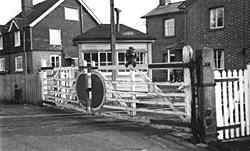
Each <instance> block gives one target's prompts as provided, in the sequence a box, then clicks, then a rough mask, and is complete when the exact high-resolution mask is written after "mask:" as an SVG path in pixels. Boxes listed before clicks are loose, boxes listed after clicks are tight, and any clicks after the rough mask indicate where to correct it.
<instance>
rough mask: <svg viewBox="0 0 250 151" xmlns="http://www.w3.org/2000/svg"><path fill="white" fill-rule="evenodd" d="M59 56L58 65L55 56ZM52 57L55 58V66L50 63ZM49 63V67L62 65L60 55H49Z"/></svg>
mask: <svg viewBox="0 0 250 151" xmlns="http://www.w3.org/2000/svg"><path fill="white" fill-rule="evenodd" d="M57 57H58V58H59V65H58V66H57V65H56V64H57V63H56V58H57ZM52 58H55V66H53V65H52ZM49 63H50V66H51V67H54V68H59V67H61V66H62V60H61V56H60V55H50V58H49Z"/></svg>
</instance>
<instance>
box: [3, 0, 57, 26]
mask: <svg viewBox="0 0 250 151" xmlns="http://www.w3.org/2000/svg"><path fill="white" fill-rule="evenodd" d="M58 1H59V0H45V1H43V2H41V3H38V4H36V5H34V8H32V10H30V12H26V13H25V12H23V11H22V12H20V13H19V14H18V15H17V16H15V17H14V20H15V21H16V23H17V24H18V26H19V27H23V26H25V25H28V24H30V23H32V22H33V21H34V20H35V19H37V18H38V17H39V16H41V15H42V14H43V13H44V12H45V11H47V10H48V9H49V8H50V7H52V6H53V5H54V4H55V3H57V2H58ZM11 21H12V20H10V21H9V22H8V23H7V25H9V24H10V23H11Z"/></svg>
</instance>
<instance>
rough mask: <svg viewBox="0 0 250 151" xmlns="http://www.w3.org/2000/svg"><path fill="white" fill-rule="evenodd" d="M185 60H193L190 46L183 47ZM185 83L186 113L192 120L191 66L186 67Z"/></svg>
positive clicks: (189, 119) (186, 61) (188, 61)
mask: <svg viewBox="0 0 250 151" xmlns="http://www.w3.org/2000/svg"><path fill="white" fill-rule="evenodd" d="M182 53H183V62H184V63H190V61H191V53H192V52H191V49H188V47H184V48H183V51H182ZM183 76H184V85H185V89H184V91H185V104H186V105H185V113H186V120H187V121H191V101H192V87H191V74H190V68H184V75H183Z"/></svg>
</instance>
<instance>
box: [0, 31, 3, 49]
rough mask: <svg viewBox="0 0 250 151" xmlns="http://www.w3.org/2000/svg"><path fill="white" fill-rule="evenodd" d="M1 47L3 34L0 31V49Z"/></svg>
mask: <svg viewBox="0 0 250 151" xmlns="http://www.w3.org/2000/svg"><path fill="white" fill-rule="evenodd" d="M2 49H3V36H2V35H1V33H0V50H2Z"/></svg>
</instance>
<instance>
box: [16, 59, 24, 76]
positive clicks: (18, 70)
mask: <svg viewBox="0 0 250 151" xmlns="http://www.w3.org/2000/svg"><path fill="white" fill-rule="evenodd" d="M18 59H20V60H18ZM18 63H20V64H21V68H19V65H18ZM23 71H24V69H23V56H16V57H15V72H23Z"/></svg>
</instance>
